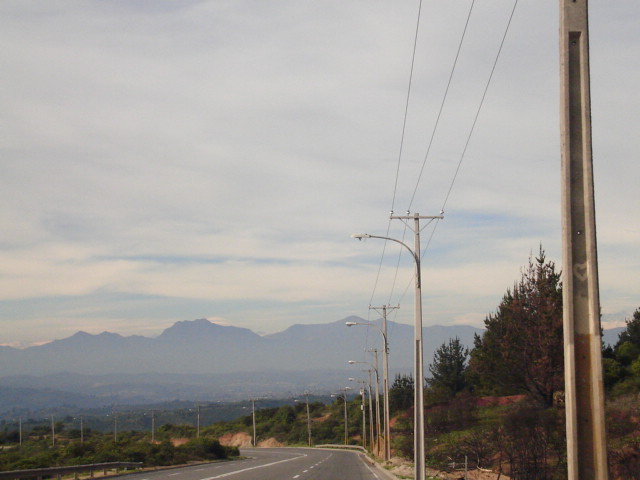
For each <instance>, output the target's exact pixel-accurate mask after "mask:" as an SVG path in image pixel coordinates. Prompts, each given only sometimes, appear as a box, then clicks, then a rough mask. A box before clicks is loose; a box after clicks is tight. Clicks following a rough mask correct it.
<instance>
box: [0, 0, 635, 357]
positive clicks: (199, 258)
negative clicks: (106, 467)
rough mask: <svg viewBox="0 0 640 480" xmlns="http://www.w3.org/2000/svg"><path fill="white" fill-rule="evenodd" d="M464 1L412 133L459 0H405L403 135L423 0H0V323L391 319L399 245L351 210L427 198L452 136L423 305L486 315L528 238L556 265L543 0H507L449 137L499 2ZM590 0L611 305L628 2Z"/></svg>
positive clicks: (431, 311)
mask: <svg viewBox="0 0 640 480" xmlns="http://www.w3.org/2000/svg"><path fill="white" fill-rule="evenodd" d="M475 3H476V5H475V7H474V10H473V12H472V15H471V20H470V24H469V28H468V30H467V33H466V37H465V42H464V44H463V47H462V50H461V53H460V56H459V59H458V64H457V68H456V70H455V73H454V75H453V79H452V82H451V85H450V87H449V91H448V96H447V100H446V103H445V104H444V109H443V110H442V115H441V116H440V120H439V123H438V127H437V129H436V130H435V136H434V137H433V143H432V145H431V149H430V150H429V154H428V156H427V155H426V152H427V146H428V145H429V142H430V138H431V135H432V132H433V131H434V125H435V122H436V118H437V115H438V111H439V108H440V105H441V104H442V101H443V96H444V93H445V89H446V86H447V80H448V78H449V75H450V72H451V68H452V64H453V61H454V58H455V54H456V50H457V47H458V44H459V42H460V38H461V35H462V32H463V29H464V25H465V20H466V17H467V14H468V11H469V7H470V5H471V1H470V0H469V1H460V2H442V1H433V0H431V1H429V0H425V1H424V3H423V5H422V16H421V21H420V32H419V36H418V43H417V54H416V59H415V68H414V75H413V83H412V90H411V97H410V100H409V108H408V117H407V126H406V131H405V136H404V144H403V150H402V155H401V156H400V154H399V152H400V144H401V138H402V131H403V115H404V111H405V102H406V96H407V88H408V82H409V73H410V67H411V56H412V49H413V43H414V33H415V27H416V22H417V18H418V0H411V1H409V0H406V1H405V0H393V1H392V0H386V1H382V0H381V1H371V0H366V1H364V0H362V1H356V0H354V1H349V0H322V1H305V0H269V1H266V0H262V1H259V0H254V1H245V0H213V1H197V0H193V1H173V2H164V1H152V0H146V1H144V0H142V1H131V0H119V1H109V0H103V1H79V0H78V1H71V0H69V1H55V0H46V1H45V0H41V1H29V0H2V1H1V2H0V61H1V64H2V68H1V69H0V130H1V133H0V155H1V159H0V186H1V188H0V232H1V234H0V344H12V345H16V344H28V343H30V342H42V341H46V340H51V339H54V338H63V337H66V336H69V335H71V334H73V333H74V332H76V331H77V330H85V331H87V332H90V333H99V332H101V331H104V330H108V331H112V332H118V333H121V334H125V335H130V334H143V335H148V336H153V335H156V334H158V333H160V332H161V331H162V330H163V329H164V328H166V327H168V326H170V325H171V324H173V323H174V322H175V321H178V320H185V319H195V318H203V317H206V318H209V319H211V320H212V321H218V322H222V323H225V324H230V325H235V326H240V327H248V328H251V329H253V330H255V331H257V332H274V331H280V330H283V329H284V328H286V327H287V326H289V325H291V324H294V323H324V322H330V321H335V320H338V319H341V318H343V317H345V316H347V315H360V316H362V317H365V318H368V317H369V316H370V313H369V309H368V307H369V304H370V302H371V304H373V305H382V304H386V303H390V304H394V305H395V304H396V303H398V302H400V307H401V308H400V310H398V311H397V316H396V315H394V316H393V319H395V320H396V321H400V322H404V323H411V322H412V318H413V314H412V312H413V307H412V302H413V294H412V284H411V281H412V276H413V264H412V262H411V260H410V259H409V258H408V257H407V256H403V257H402V258H401V259H400V261H399V269H398V274H397V277H396V276H395V274H396V264H397V263H398V250H397V249H396V248H395V247H394V246H393V245H392V244H390V245H389V246H388V247H387V250H386V255H385V256H384V260H383V261H382V262H381V254H382V251H383V247H384V242H382V241H380V240H373V239H372V240H368V241H366V242H358V241H356V240H354V239H352V238H350V234H351V233H354V232H368V233H371V234H380V235H385V234H386V233H387V227H388V225H389V220H388V215H389V210H390V209H391V207H392V205H393V206H394V210H395V212H396V213H398V214H403V213H404V212H405V211H407V210H410V211H411V212H412V213H413V212H419V213H421V214H423V215H436V214H438V213H439V211H440V209H441V208H442V207H443V205H445V198H446V194H447V191H448V189H449V187H450V185H451V182H452V178H453V176H454V172H455V170H456V166H457V165H458V162H459V161H460V159H461V158H462V163H461V168H460V171H459V174H458V177H457V179H456V181H455V183H454V184H453V189H452V191H451V195H450V196H449V197H448V200H447V201H446V205H445V208H444V210H445V219H444V220H443V221H440V222H439V223H438V224H437V228H435V233H434V226H435V224H432V225H429V226H426V228H425V230H424V231H423V235H422V238H423V246H424V245H426V243H427V240H428V239H429V238H430V237H431V235H432V233H434V234H433V236H432V237H431V241H430V244H429V248H428V249H427V251H426V253H425V256H424V263H423V271H424V273H423V275H424V324H425V325H432V324H454V323H464V324H471V325H475V326H480V325H481V324H482V320H483V319H484V317H485V316H486V315H487V314H488V313H491V312H493V311H494V310H495V308H496V307H497V305H498V303H499V302H500V299H501V297H502V295H503V294H504V293H505V291H506V289H507V288H508V287H510V286H511V285H513V282H514V281H515V280H517V279H518V278H519V276H520V269H521V267H522V266H523V265H525V264H526V262H527V260H528V257H529V255H530V253H531V252H533V253H536V251H537V250H538V248H539V245H540V244H542V246H543V247H544V248H545V249H546V251H547V254H548V257H549V258H550V259H552V260H554V261H556V262H557V264H558V266H559V268H560V266H561V258H560V245H561V231H560V204H559V202H560V187H559V184H560V139H559V119H558V111H559V99H558V95H559V92H558V85H559V78H558V63H559V60H558V33H557V32H558V4H559V2H558V1H557V0H520V2H519V4H518V6H517V9H516V11H515V15H514V18H513V22H512V24H511V27H510V30H509V33H508V35H507V38H506V42H505V44H504V48H503V50H502V54H501V56H500V59H499V62H498V64H497V67H496V70H495V73H494V76H493V80H492V82H491V84H490V87H489V90H488V92H487V96H486V99H485V102H484V105H483V108H482V110H481V112H480V116H479V117H478V122H477V125H476V128H475V131H474V133H473V135H472V136H471V139H470V142H469V144H468V148H467V149H466V153H465V154H464V156H462V155H463V151H464V148H465V142H466V139H467V137H468V135H469V130H470V127H471V125H472V122H473V119H474V116H475V114H476V111H477V109H478V105H479V102H480V99H481V96H482V92H483V90H484V88H485V84H486V82H487V79H488V76H489V72H490V71H491V67H492V64H493V61H494V58H495V56H496V53H497V51H498V47H499V44H500V40H501V38H502V35H503V33H504V30H505V27H506V24H507V21H508V18H509V15H510V11H511V8H512V5H513V2H512V0H509V1H503V0H478V1H476V2H475ZM589 4H590V9H591V12H590V13H591V15H590V22H591V72H592V114H593V147H594V168H595V183H596V202H597V218H598V242H599V261H600V263H599V268H600V287H601V303H602V310H603V313H604V314H605V315H606V316H605V319H606V320H608V321H612V322H613V321H617V322H618V323H620V322H621V320H623V319H624V317H625V316H630V315H631V313H632V312H633V310H635V309H636V308H637V307H639V306H640V275H639V272H640V255H638V248H639V245H640V208H638V207H639V206H640V205H639V201H638V187H639V185H640V183H639V180H640V175H639V174H638V172H639V169H638V163H637V162H638V158H637V156H638V153H639V151H640V148H639V140H638V138H639V137H638V132H640V114H639V112H640V109H639V102H638V98H639V95H638V94H637V92H636V89H637V86H638V85H639V84H640V75H639V71H640V62H639V60H638V59H639V58H640V34H639V30H638V19H639V18H640V3H639V2H638V1H637V0H616V1H615V2H612V1H611V0H597V1H596V0H591V1H590V2H589ZM399 158H400V161H399ZM425 158H426V162H425V163H424V165H425V166H424V171H423V173H422V175H421V176H420V180H419V181H418V176H419V172H420V170H421V167H422V165H423V162H424V161H425ZM396 175H397V177H396ZM396 178H397V182H396ZM396 185H397V186H396ZM394 192H395V195H394ZM412 197H413V200H412ZM403 233H404V231H403V225H402V223H401V222H399V221H397V220H395V221H393V222H392V223H391V228H390V230H389V234H390V235H391V236H393V237H396V238H402V236H403ZM407 239H408V241H412V240H411V239H410V237H407ZM381 264H382V267H381V268H380V276H379V278H378V277H377V272H378V268H379V265H381ZM377 278H378V279H377ZM376 279H377V281H376ZM394 279H395V287H393V284H394ZM374 317H375V315H374V314H371V318H374ZM612 324H613V323H609V324H607V325H612Z"/></svg>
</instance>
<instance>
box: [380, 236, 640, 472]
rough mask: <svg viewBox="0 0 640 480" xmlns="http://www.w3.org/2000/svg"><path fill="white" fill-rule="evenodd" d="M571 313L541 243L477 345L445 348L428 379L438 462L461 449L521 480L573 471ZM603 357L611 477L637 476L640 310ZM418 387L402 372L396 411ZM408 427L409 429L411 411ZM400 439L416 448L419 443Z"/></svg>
mask: <svg viewBox="0 0 640 480" xmlns="http://www.w3.org/2000/svg"><path fill="white" fill-rule="evenodd" d="M562 316H563V312H562V280H561V273H560V272H559V271H558V270H557V269H556V266H555V264H554V262H552V261H549V260H548V259H547V258H546V255H545V252H544V250H543V249H542V248H540V251H539V253H538V255H537V256H535V257H530V258H529V262H528V264H527V265H526V266H525V267H524V268H523V270H522V272H521V276H520V278H519V280H518V281H516V282H515V283H514V285H513V286H512V287H511V288H509V289H508V290H507V292H506V293H505V294H504V296H503V297H502V300H501V302H500V304H499V305H498V307H497V309H496V311H495V312H493V313H491V314H489V315H487V317H486V318H485V321H484V325H485V330H484V332H483V334H482V335H476V336H475V338H474V345H473V347H472V348H471V349H468V348H466V347H465V346H464V345H462V344H461V343H460V340H459V339H458V338H453V339H450V340H449V342H448V343H444V344H442V345H441V346H440V347H439V348H438V349H437V351H436V352H435V354H434V358H433V361H432V363H431V364H430V365H429V368H428V370H429V373H430V377H429V378H427V379H425V383H424V387H425V399H426V405H427V407H426V429H427V438H428V439H429V438H432V439H433V438H434V437H435V438H438V439H439V445H436V444H434V443H432V444H431V448H430V449H429V452H430V453H429V454H430V455H431V457H432V458H431V460H432V461H433V462H434V463H438V462H440V463H446V462H444V458H450V457H451V452H453V451H458V452H459V455H462V454H463V453H462V452H466V453H464V454H465V455H467V454H470V455H472V456H475V459H476V462H477V463H479V464H485V466H489V465H491V466H493V467H496V468H498V469H501V468H502V467H503V466H504V467H505V469H507V470H508V472H509V474H510V475H511V477H512V478H514V479H554V478H566V447H565V445H566V442H565V417H564V404H563V400H564V396H563V391H564V357H563V352H564V340H563V325H562V324H563V319H562ZM602 356H603V370H604V379H603V380H604V385H605V388H606V392H607V398H608V400H609V401H608V406H607V421H606V424H607V426H608V429H609V431H608V437H609V442H608V443H609V447H608V448H609V452H608V453H609V462H610V470H611V472H612V478H624V479H637V478H640V460H639V457H640V443H639V442H638V437H637V435H636V433H637V431H639V430H640V422H639V421H638V414H639V413H640V408H639V407H638V400H640V395H639V394H638V392H640V308H639V309H637V310H636V311H635V312H634V314H633V316H632V318H630V319H627V321H626V329H625V330H624V331H623V332H622V333H621V334H620V336H619V339H618V341H617V342H616V343H615V345H606V346H605V345H603V349H602ZM413 388H414V381H413V379H412V378H411V376H408V375H400V376H397V377H396V379H395V382H394V383H393V385H392V388H391V391H390V405H391V408H392V409H393V410H394V411H396V412H401V411H402V410H404V409H407V408H411V407H412V406H413V395H412V392H413ZM488 399H489V400H488ZM492 402H493V403H492ZM492 404H493V407H492V406H491V405H492ZM400 425H401V426H400V428H403V427H404V432H405V433H406V434H407V435H409V434H410V432H411V418H410V417H406V419H405V422H404V423H403V424H400ZM634 435H635V436H634ZM398 442H400V443H399V444H398V447H399V448H400V449H404V451H405V454H407V455H412V444H411V443H410V442H408V441H406V439H405V440H403V439H402V437H400V439H399V440H398ZM402 442H404V443H402ZM444 444H446V446H443V445H444Z"/></svg>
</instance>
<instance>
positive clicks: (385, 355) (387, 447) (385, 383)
mask: <svg viewBox="0 0 640 480" xmlns="http://www.w3.org/2000/svg"><path fill="white" fill-rule="evenodd" d="M397 308H400V307H399V306H397V307H390V306H388V305H382V306H381V307H369V309H370V310H375V311H376V312H379V313H380V310H382V337H383V340H384V350H383V351H382V395H383V398H384V419H383V420H384V460H385V462H388V461H389V459H390V458H391V427H390V425H389V421H390V420H389V340H388V337H387V311H388V310H395V309H397Z"/></svg>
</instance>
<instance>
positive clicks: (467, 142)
mask: <svg viewBox="0 0 640 480" xmlns="http://www.w3.org/2000/svg"><path fill="white" fill-rule="evenodd" d="M517 6H518V0H515V1H514V2H513V8H512V9H511V15H510V16H509V21H508V22H507V27H506V28H505V30H504V34H503V35H502V41H501V42H500V47H499V48H498V53H497V54H496V58H495V60H494V61H493V66H492V67H491V73H490V74H489V78H488V79H487V83H486V85H485V87H484V92H483V93H482V98H481V99H480V104H479V105H478V109H477V111H476V115H475V117H474V119H473V124H472V125H471V129H470V130H469V134H468V135H467V140H466V142H465V144H464V149H463V150H462V154H461V155H460V160H459V161H458V165H457V167H456V170H455V173H454V174H453V178H452V179H451V184H450V185H449V190H448V191H447V194H446V196H445V198H444V202H442V207H441V210H444V208H445V206H446V205H447V202H448V201H449V196H450V195H451V190H452V189H453V184H454V183H455V181H456V179H457V178H458V173H459V172H460V166H461V165H462V161H463V160H464V157H465V155H466V153H467V148H468V147H469V142H470V141H471V136H472V135H473V132H474V130H475V128H476V123H477V122H478V117H479V116H480V111H481V110H482V106H483V104H484V100H485V98H486V96H487V91H488V90H489V85H491V80H492V79H493V74H494V72H495V70H496V66H497V65H498V59H499V58H500V54H501V53H502V47H503V46H504V42H505V40H506V38H507V33H509V27H510V26H511V21H512V20H513V15H514V13H515V11H516V7H517Z"/></svg>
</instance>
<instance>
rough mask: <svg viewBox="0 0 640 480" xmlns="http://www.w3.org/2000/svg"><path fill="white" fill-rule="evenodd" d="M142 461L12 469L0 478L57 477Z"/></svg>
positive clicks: (109, 468)
mask: <svg viewBox="0 0 640 480" xmlns="http://www.w3.org/2000/svg"><path fill="white" fill-rule="evenodd" d="M142 465H143V464H142V462H110V463H92V464H89V465H73V466H69V467H50V468H35V469H31V470H13V471H9V472H0V480H15V479H20V478H39V479H41V478H44V477H54V476H55V477H58V478H60V476H61V475H66V474H69V473H79V472H91V476H92V477H93V472H94V471H96V470H103V471H106V470H114V469H115V470H116V471H118V470H120V469H129V468H141V467H142Z"/></svg>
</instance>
